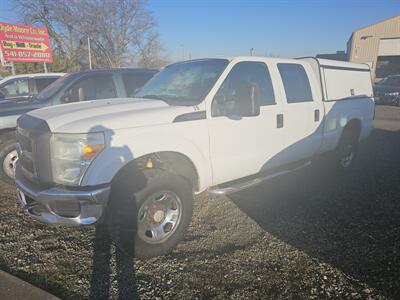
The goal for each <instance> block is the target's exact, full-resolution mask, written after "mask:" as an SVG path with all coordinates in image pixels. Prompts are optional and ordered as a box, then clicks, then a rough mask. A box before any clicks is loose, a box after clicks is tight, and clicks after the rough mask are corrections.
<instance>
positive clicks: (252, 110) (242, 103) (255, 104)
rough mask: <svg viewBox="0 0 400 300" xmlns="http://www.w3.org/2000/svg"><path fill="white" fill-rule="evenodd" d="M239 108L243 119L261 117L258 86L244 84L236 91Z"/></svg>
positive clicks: (239, 113)
mask: <svg viewBox="0 0 400 300" xmlns="http://www.w3.org/2000/svg"><path fill="white" fill-rule="evenodd" d="M236 98H237V99H238V101H237V106H238V107H237V108H236V109H235V110H236V112H237V113H238V115H239V116H241V117H255V116H258V115H260V91H259V88H258V87H257V86H256V85H253V84H244V85H242V86H240V87H238V88H237V90H236Z"/></svg>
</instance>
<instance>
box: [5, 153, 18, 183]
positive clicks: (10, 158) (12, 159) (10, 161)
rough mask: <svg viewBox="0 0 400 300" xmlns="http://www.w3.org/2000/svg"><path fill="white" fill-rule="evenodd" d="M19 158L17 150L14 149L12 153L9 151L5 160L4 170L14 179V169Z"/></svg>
mask: <svg viewBox="0 0 400 300" xmlns="http://www.w3.org/2000/svg"><path fill="white" fill-rule="evenodd" d="M17 160H18V153H17V150H13V151H11V152H10V153H8V154H7V155H6V157H5V158H4V160H3V172H4V173H5V174H6V175H7V176H8V177H10V178H12V179H14V170H15V164H16V162H17Z"/></svg>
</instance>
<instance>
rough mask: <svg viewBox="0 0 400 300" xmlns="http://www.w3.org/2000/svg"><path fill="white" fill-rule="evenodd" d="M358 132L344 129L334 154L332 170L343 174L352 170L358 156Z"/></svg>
mask: <svg viewBox="0 0 400 300" xmlns="http://www.w3.org/2000/svg"><path fill="white" fill-rule="evenodd" d="M358 138H359V134H358V131H356V130H353V129H350V128H347V129H346V128H345V129H344V131H343V134H342V136H341V138H340V140H339V143H338V146H337V147H336V150H335V153H334V168H335V169H336V171H337V172H338V173H339V174H344V173H347V172H349V171H351V170H352V169H353V168H354V165H355V162H356V159H357V154H358Z"/></svg>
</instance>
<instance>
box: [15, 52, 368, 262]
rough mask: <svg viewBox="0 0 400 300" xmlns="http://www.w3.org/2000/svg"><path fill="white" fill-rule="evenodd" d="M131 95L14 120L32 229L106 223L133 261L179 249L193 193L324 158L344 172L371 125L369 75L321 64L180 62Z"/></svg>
mask: <svg viewBox="0 0 400 300" xmlns="http://www.w3.org/2000/svg"><path fill="white" fill-rule="evenodd" d="M135 96H136V99H120V100H114V101H109V100H100V101H88V102H84V103H76V104H68V105H63V106H57V107H49V108H44V109H40V110H36V111H32V112H30V113H28V114H26V115H24V116H22V117H21V118H19V120H18V129H17V136H18V137H17V138H18V143H19V146H18V153H19V157H20V158H19V160H18V164H17V168H16V185H17V188H18V198H19V201H20V202H21V203H22V205H23V207H24V209H25V210H26V211H27V212H28V213H29V214H30V215H31V216H32V217H33V218H35V219H37V220H40V221H42V222H47V223H50V224H61V225H73V226H75V225H89V224H95V223H97V222H102V221H105V222H107V224H108V226H109V228H110V232H111V234H112V236H113V238H114V240H115V241H116V243H117V245H119V246H120V247H121V248H122V249H124V250H125V251H126V252H128V253H130V254H135V255H136V256H138V257H150V256H156V255H160V254H163V253H166V252H168V251H170V250H171V249H172V248H173V247H174V246H175V245H176V243H178V241H179V240H180V239H181V238H182V237H183V235H184V232H185V230H186V228H187V227H188V225H189V223H190V220H191V216H192V201H193V194H198V193H201V192H203V191H206V190H208V191H209V192H211V193H214V194H226V193H231V192H235V191H238V190H241V189H243V188H247V187H249V186H251V185H254V184H257V183H260V182H262V181H263V180H267V179H269V178H272V177H275V176H279V175H281V174H284V173H287V172H291V171H293V170H296V169H298V168H301V167H303V166H306V165H308V164H309V163H310V162H311V161H312V160H313V158H315V157H316V156H317V155H320V154H322V153H326V152H329V151H334V153H335V159H336V164H337V167H338V168H340V169H343V170H347V169H349V168H351V167H352V165H353V163H354V160H355V157H356V153H357V145H358V143H359V141H360V140H362V139H364V138H366V137H367V136H368V135H369V134H370V132H371V130H372V126H373V125H372V124H373V116H374V100H373V98H372V85H371V77H370V70H369V67H368V66H367V65H362V64H352V63H346V62H336V61H330V60H323V59H314V58H304V59H279V58H263V57H234V58H228V59H200V60H192V61H185V62H180V63H176V64H172V65H170V66H168V67H166V68H165V69H164V70H162V71H161V72H160V73H158V74H157V75H156V76H155V77H153V78H152V79H151V80H150V81H149V82H148V83H147V84H146V85H145V86H144V87H143V88H142V89H141V90H140V91H139V92H138V93H137V94H136V95H135Z"/></svg>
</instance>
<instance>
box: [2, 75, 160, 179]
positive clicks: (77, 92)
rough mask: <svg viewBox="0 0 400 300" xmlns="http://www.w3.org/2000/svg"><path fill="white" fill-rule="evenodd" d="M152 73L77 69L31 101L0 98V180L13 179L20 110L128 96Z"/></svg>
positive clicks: (25, 110)
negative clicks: (2, 99) (3, 99)
mask: <svg viewBox="0 0 400 300" xmlns="http://www.w3.org/2000/svg"><path fill="white" fill-rule="evenodd" d="M156 72H157V71H156V70H149V69H128V68H126V69H98V70H87V71H81V72H76V73H71V74H68V75H65V76H63V77H62V78H60V79H58V80H57V81H55V82H53V83H52V84H51V85H50V86H48V87H47V88H45V89H44V90H43V91H42V92H41V93H39V94H38V95H37V96H36V97H35V99H34V100H32V101H29V102H26V101H17V102H15V101H0V180H2V181H5V182H8V183H13V182H14V179H13V178H14V167H15V162H16V160H17V151H16V150H15V144H16V141H15V127H16V124H17V119H18V117H19V116H21V115H22V114H23V113H26V112H28V111H31V110H33V109H38V108H42V107H47V106H52V105H56V104H64V103H72V102H78V101H86V100H95V99H104V98H107V99H111V98H120V97H131V96H132V95H133V93H134V91H135V90H136V89H138V88H140V87H141V86H142V85H143V84H144V83H145V82H147V81H148V80H149V79H150V78H151V77H152V76H153V75H154V74H155V73H156Z"/></svg>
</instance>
